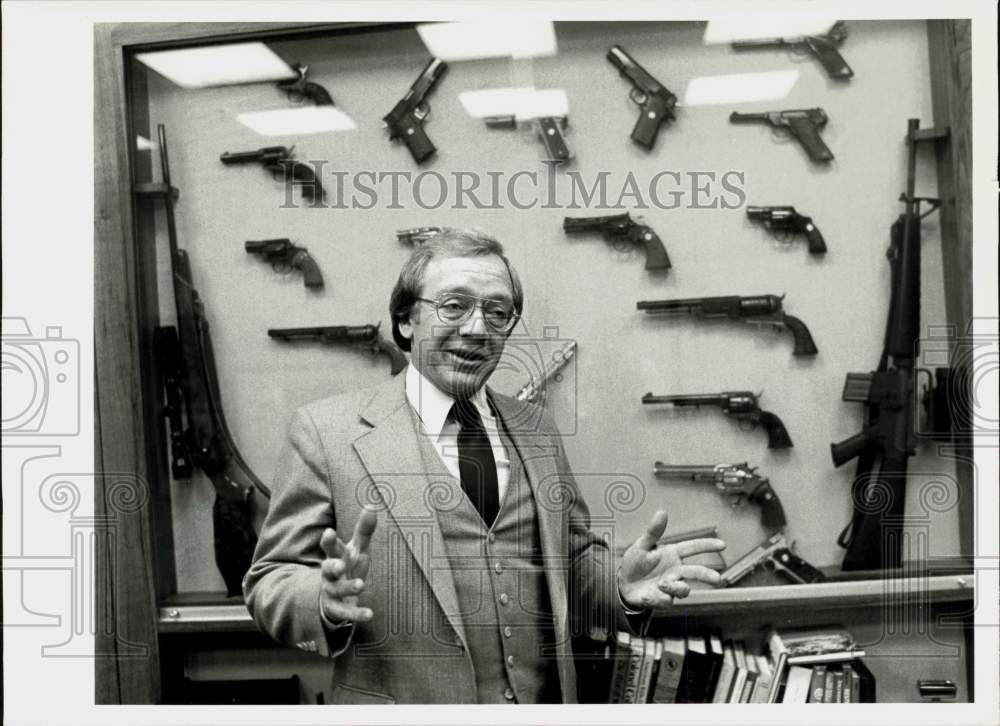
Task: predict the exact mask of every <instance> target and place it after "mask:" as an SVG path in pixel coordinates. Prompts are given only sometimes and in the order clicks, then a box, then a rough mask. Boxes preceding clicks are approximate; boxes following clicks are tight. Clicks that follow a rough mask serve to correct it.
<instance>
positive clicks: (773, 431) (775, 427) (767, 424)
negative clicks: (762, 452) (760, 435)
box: [760, 411, 793, 449]
mask: <svg viewBox="0 0 1000 726" xmlns="http://www.w3.org/2000/svg"><path fill="white" fill-rule="evenodd" d="M760 423H761V425H762V426H763V427H764V430H765V431H767V448H769V449H788V448H791V447H792V446H793V444H792V439H791V437H790V436H789V435H788V430H787V429H786V428H785V424H784V423H783V422H782V421H781V419H780V418H778V417H777V416H775V415H774V414H773V413H771V412H770V411H762V412H761V414H760Z"/></svg>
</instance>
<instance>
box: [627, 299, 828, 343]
mask: <svg viewBox="0 0 1000 726" xmlns="http://www.w3.org/2000/svg"><path fill="white" fill-rule="evenodd" d="M784 297H785V296H784V295H781V296H778V295H755V296H753V297H740V296H738V295H726V296H722V297H693V298H688V299H686V300H641V301H640V302H638V303H636V308H637V309H639V310H645V311H646V313H648V314H650V315H661V314H664V315H692V316H694V317H695V318H698V319H699V320H707V319H712V318H728V319H730V320H739V321H740V322H744V323H750V324H752V325H769V326H772V327H775V328H778V329H781V328H786V329H787V330H788V331H789V332H791V334H792V337H793V338H794V340H795V348H794V350H793V351H792V355H816V353H817V350H816V344H815V343H814V342H813V339H812V335H811V334H810V333H809V328H807V327H806V324H805V323H803V322H802V321H801V320H799V319H798V318H796V317H793V316H791V315H787V314H785V312H784V311H783V310H782V304H781V301H782V300H783V299H784Z"/></svg>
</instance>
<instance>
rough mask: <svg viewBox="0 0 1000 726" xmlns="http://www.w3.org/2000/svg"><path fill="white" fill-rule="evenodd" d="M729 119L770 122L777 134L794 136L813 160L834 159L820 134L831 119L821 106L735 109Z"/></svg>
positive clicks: (732, 120)
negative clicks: (749, 111)
mask: <svg viewBox="0 0 1000 726" xmlns="http://www.w3.org/2000/svg"><path fill="white" fill-rule="evenodd" d="M729 120H730V122H732V123H734V124H739V123H766V124H770V126H771V128H772V129H773V131H774V133H775V134H777V135H779V136H787V135H791V136H793V137H794V138H795V140H796V141H798V142H799V144H801V145H802V148H803V149H805V150H806V153H807V154H808V155H809V158H810V159H811V160H812V161H815V162H828V161H831V160H832V159H833V152H832V151H830V148H829V147H828V146H827V145H826V144H824V143H823V139H821V138H820V135H819V132H820V129H822V128H823V127H824V126H826V123H827V121H828V120H829V118H828V117H827V115H826V111H824V110H823V109H821V108H793V109H788V110H786V111H764V112H763V113H739V112H738V111H733V112H732V113H731V114H729Z"/></svg>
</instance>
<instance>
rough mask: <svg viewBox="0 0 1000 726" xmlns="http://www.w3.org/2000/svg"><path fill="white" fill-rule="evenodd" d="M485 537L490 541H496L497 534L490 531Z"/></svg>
mask: <svg viewBox="0 0 1000 726" xmlns="http://www.w3.org/2000/svg"><path fill="white" fill-rule="evenodd" d="M487 539H488V540H489V541H490V542H496V541H497V536H496V535H495V534H494V533H493V532H490V534H489V537H487Z"/></svg>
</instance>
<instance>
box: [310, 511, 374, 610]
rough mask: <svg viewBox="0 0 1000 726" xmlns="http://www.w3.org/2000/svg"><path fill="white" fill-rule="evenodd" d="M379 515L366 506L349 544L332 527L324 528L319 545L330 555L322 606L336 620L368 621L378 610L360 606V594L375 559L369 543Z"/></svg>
mask: <svg viewBox="0 0 1000 726" xmlns="http://www.w3.org/2000/svg"><path fill="white" fill-rule="evenodd" d="M377 522H378V518H377V517H376V515H375V512H374V511H373V510H371V509H364V510H362V512H361V516H360V517H358V521H357V523H356V524H355V525H354V534H353V535H352V536H351V541H350V542H347V543H346V544H345V543H344V542H343V540H341V539H340V537H338V536H337V533H336V532H335V531H334V530H332V529H326V530H324V531H323V536H322V537H321V538H320V541H319V545H320V547H321V548H322V549H323V554H325V555H326V558H325V559H324V560H323V567H322V573H323V583H322V591H321V593H320V607H321V608H322V610H323V614H324V615H326V617H327V618H329V619H330V620H331V621H333V622H339V623H342V622H355V621H359V622H365V621H368V620H371V619H372V617H373V615H374V613H373V612H372V611H371V608H366V607H361V606H359V605H358V596H359V595H360V593H361V591H362V590H364V588H365V578H366V577H368V567H369V565H370V564H371V558H370V556H369V555H368V545H369V543H370V542H371V540H372V533H373V532H374V531H375V525H376V523H377Z"/></svg>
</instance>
